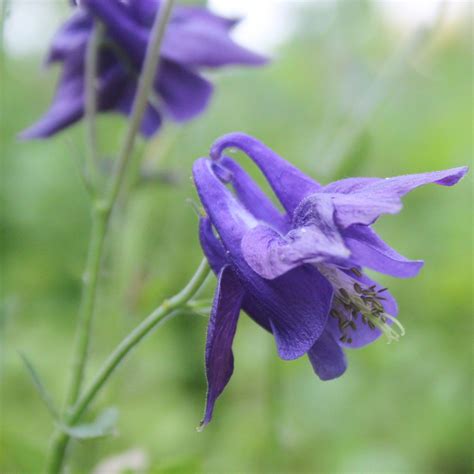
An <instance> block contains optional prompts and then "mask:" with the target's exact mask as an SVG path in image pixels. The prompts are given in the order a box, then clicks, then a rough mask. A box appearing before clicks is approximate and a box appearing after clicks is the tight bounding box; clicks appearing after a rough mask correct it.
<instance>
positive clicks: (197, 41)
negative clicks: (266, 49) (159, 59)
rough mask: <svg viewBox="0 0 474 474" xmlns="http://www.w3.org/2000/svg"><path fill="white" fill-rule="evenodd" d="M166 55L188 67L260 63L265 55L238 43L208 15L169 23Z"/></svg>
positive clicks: (165, 47) (165, 46)
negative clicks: (209, 19)
mask: <svg viewBox="0 0 474 474" xmlns="http://www.w3.org/2000/svg"><path fill="white" fill-rule="evenodd" d="M162 54H163V57H165V58H167V59H170V60H172V61H176V62H178V63H181V64H183V65H187V66H198V67H199V66H201V67H203V66H204V67H221V66H228V65H235V64H245V65H248V66H259V65H262V64H265V62H266V58H264V57H263V56H261V55H259V54H256V53H254V52H252V51H250V50H248V49H246V48H244V47H242V46H239V45H238V44H237V43H235V42H234V41H233V40H232V39H231V38H230V36H229V33H228V31H227V30H226V29H224V28H222V27H221V26H220V25H217V26H215V22H214V21H208V19H207V18H206V17H204V18H202V17H196V18H194V19H193V20H188V21H184V22H175V23H170V25H169V26H168V29H167V31H166V35H165V38H164V41H163V47H162Z"/></svg>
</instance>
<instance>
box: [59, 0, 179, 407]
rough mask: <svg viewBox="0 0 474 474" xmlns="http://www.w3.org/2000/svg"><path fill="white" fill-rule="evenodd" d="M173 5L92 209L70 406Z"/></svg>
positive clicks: (161, 15)
mask: <svg viewBox="0 0 474 474" xmlns="http://www.w3.org/2000/svg"><path fill="white" fill-rule="evenodd" d="M172 5H173V0H167V1H165V2H163V3H162V4H161V7H160V9H159V11H158V13H157V15H156V18H155V22H154V25H153V28H152V31H151V36H150V41H149V43H148V47H147V51H146V55H145V60H144V64H143V68H142V73H141V75H140V79H139V83H138V88H137V93H136V96H135V99H134V103H133V109H132V114H131V117H130V121H129V126H128V130H127V134H126V138H125V142H124V144H123V146H122V149H121V150H120V153H119V157H118V161H117V166H116V168H115V170H114V172H113V175H112V184H111V187H110V192H109V193H108V195H107V196H106V199H105V201H103V202H100V201H99V202H97V203H96V204H95V206H94V209H93V227H92V233H91V240H90V246H89V257H88V262H87V266H86V272H85V279H84V287H83V299H82V301H83V303H82V306H81V308H82V309H81V312H80V317H79V322H78V329H77V334H78V335H77V339H76V341H77V343H76V346H75V351H74V354H75V355H74V359H73V361H74V362H73V370H72V377H71V382H70V385H69V387H70V389H69V393H68V397H67V406H72V405H73V404H74V403H75V402H76V400H77V398H78V396H79V393H80V390H81V386H82V381H83V379H84V371H85V366H86V360H87V354H88V351H89V342H90V332H91V331H90V330H91V326H92V318H93V313H94V307H95V300H96V294H97V283H98V275H99V272H100V268H101V262H102V253H103V248H104V242H105V237H106V234H107V230H108V227H109V222H110V216H111V214H112V210H113V208H114V206H115V203H116V201H117V197H118V194H119V191H120V187H121V184H122V182H123V180H124V177H125V175H126V173H127V171H128V168H129V167H128V165H129V163H130V161H131V155H132V151H133V146H134V144H135V139H136V135H137V132H138V130H139V127H140V124H141V121H142V119H143V115H144V113H145V109H146V105H147V101H148V96H149V95H150V91H151V87H152V85H153V79H154V78H155V77H156V75H157V67H158V61H159V57H160V48H161V43H162V40H163V36H164V32H165V29H166V24H167V22H168V19H169V16H170V13H171V9H172Z"/></svg>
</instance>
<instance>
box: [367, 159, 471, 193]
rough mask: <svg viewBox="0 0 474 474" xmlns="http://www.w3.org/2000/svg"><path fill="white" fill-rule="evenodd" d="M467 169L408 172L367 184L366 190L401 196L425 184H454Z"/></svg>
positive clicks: (465, 167)
mask: <svg viewBox="0 0 474 474" xmlns="http://www.w3.org/2000/svg"><path fill="white" fill-rule="evenodd" d="M467 171H468V167H467V166H461V167H459V168H451V169H448V170H443V171H433V172H431V173H419V174H408V175H404V176H397V177H394V178H385V179H382V180H380V181H378V182H376V183H372V184H370V185H369V186H368V188H367V192H370V193H374V194H379V193H380V194H382V193H384V194H387V193H392V194H395V195H396V196H400V197H401V196H403V195H405V194H407V193H408V192H410V191H412V190H413V189H415V188H417V187H419V186H423V185H425V184H430V183H436V184H440V185H442V186H453V185H455V184H456V183H457V182H458V181H459V180H460V179H461V178H462V177H463V176H464V175H465V174H466V173H467Z"/></svg>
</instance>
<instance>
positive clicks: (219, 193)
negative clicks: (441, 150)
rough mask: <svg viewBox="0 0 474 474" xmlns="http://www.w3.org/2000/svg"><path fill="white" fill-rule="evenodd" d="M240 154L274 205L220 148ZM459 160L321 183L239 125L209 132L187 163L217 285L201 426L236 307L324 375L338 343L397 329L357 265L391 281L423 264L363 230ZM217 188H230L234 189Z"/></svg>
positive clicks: (228, 364)
mask: <svg viewBox="0 0 474 474" xmlns="http://www.w3.org/2000/svg"><path fill="white" fill-rule="evenodd" d="M229 147H232V148H236V149H239V150H241V151H243V152H244V153H245V154H247V155H248V156H249V157H250V158H251V159H252V160H253V162H254V163H255V164H256V165H257V166H258V167H259V168H260V170H261V171H262V173H263V174H264V175H265V177H266V179H267V181H268V183H269V184H270V186H271V187H272V189H273V191H274V192H275V194H276V196H277V197H278V199H279V200H280V202H281V204H282V206H283V208H284V210H285V212H284V213H281V212H280V211H279V210H278V209H277V208H276V207H275V205H274V204H273V203H272V202H271V200H270V199H269V198H268V197H267V196H266V195H265V194H264V193H263V192H262V190H261V189H260V188H259V187H258V186H257V184H256V183H255V182H254V181H253V180H252V179H251V178H250V176H249V175H248V174H247V173H246V172H245V171H244V170H243V169H242V168H241V167H240V166H239V165H238V164H237V163H235V162H234V161H233V160H232V159H230V158H228V157H226V156H224V154H223V153H224V151H225V149H226V148H229ZM466 172H467V168H466V167H460V168H453V169H450V170H446V171H436V172H432V173H422V174H414V175H406V176H399V177H394V178H386V179H381V178H348V179H342V180H340V181H336V182H334V183H330V184H328V185H326V186H323V185H321V184H319V183H317V182H316V181H314V180H313V179H311V178H309V177H308V176H306V175H304V174H303V173H302V172H301V171H299V170H298V169H297V168H295V167H294V166H292V165H291V164H290V163H288V162H287V161H285V160H283V159H282V158H281V157H279V156H278V155H277V154H275V153H274V152H273V151H272V150H270V149H269V148H268V147H266V146H265V145H264V144H262V143H261V142H259V141H258V140H256V139H255V138H252V137H250V136H248V135H245V134H242V133H232V134H229V135H226V136H224V137H222V138H220V139H218V140H217V141H216V142H215V143H214V145H213V146H212V148H211V152H210V159H208V158H201V159H199V160H197V161H196V163H195V164H194V168H193V174H194V182H195V185H196V188H197V191H198V194H199V197H200V199H201V201H202V204H203V206H204V209H205V211H206V214H207V216H205V217H202V218H201V220H200V240H201V245H202V248H203V251H204V253H205V255H206V257H207V259H208V261H209V264H210V265H211V267H212V269H213V271H214V272H215V273H216V274H217V275H218V284H217V289H216V293H215V297H214V303H213V307H212V311H211V316H210V320H209V326H208V334H207V343H206V374H207V381H208V392H207V402H206V409H205V414H204V418H203V421H202V425H205V424H207V423H208V422H209V421H210V420H211V418H212V413H213V408H214V403H215V401H216V399H217V397H218V396H219V395H220V394H221V393H222V391H223V390H224V388H225V386H226V384H227V383H228V381H229V379H230V377H231V375H232V372H233V355H232V341H233V338H234V335H235V331H236V327H237V320H238V317H239V313H240V310H241V309H243V310H244V311H245V312H246V313H247V314H248V315H249V316H250V317H251V318H252V319H253V320H255V321H256V322H257V323H258V324H259V325H260V326H262V327H263V328H265V329H266V330H268V331H270V332H271V333H273V336H274V338H275V342H276V345H277V349H278V354H279V356H280V357H281V358H282V359H286V360H291V359H296V358H298V357H301V356H302V355H304V354H307V355H308V357H309V360H310V362H311V364H312V366H313V368H314V371H315V372H316V374H317V375H318V376H319V377H320V378H321V379H322V380H330V379H333V378H336V377H339V376H340V375H342V374H343V373H344V371H345V370H346V359H345V356H344V351H343V348H357V347H362V346H365V345H366V344H369V343H371V342H373V341H374V340H376V339H377V338H378V337H380V336H381V335H382V334H383V335H385V336H386V337H387V339H388V341H389V342H391V341H393V340H398V338H399V337H400V336H401V335H403V334H404V330H403V327H402V325H401V324H400V323H399V322H398V321H397V320H396V316H397V311H398V310H397V304H396V302H395V299H394V298H393V297H392V296H391V294H390V293H389V292H388V290H387V289H386V288H382V287H381V286H380V285H379V284H377V283H376V282H375V281H372V280H371V279H370V278H368V277H367V276H366V275H365V274H364V273H363V268H369V269H372V270H376V271H378V272H381V273H385V274H388V275H392V276H395V277H399V278H406V277H412V276H415V275H416V274H417V273H418V271H419V270H420V268H421V266H422V265H423V262H422V261H420V260H415V261H413V260H408V259H406V258H405V257H403V256H402V255H400V254H398V253H397V252H396V251H395V250H393V249H392V248H391V247H389V246H388V245H387V244H386V243H385V242H384V241H383V240H382V239H381V238H380V237H379V236H378V235H377V234H376V233H375V231H373V230H372V228H371V225H372V224H373V223H374V222H375V221H376V219H377V218H378V217H379V216H380V215H381V214H385V213H388V214H394V213H397V212H399V211H400V209H401V208H402V204H401V201H400V198H401V197H402V196H403V195H404V194H406V193H407V192H409V191H411V190H412V189H414V188H416V187H418V186H421V185H424V184H428V183H436V184H440V185H443V186H452V185H454V184H456V183H457V182H458V181H459V180H460V179H461V178H462V177H463V176H464V175H465V173H466ZM227 185H230V186H231V187H232V188H233V191H234V193H232V192H231V190H230V189H228V187H227Z"/></svg>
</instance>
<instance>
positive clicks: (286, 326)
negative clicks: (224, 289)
mask: <svg viewBox="0 0 474 474" xmlns="http://www.w3.org/2000/svg"><path fill="white" fill-rule="evenodd" d="M193 175H194V181H195V184H196V188H197V190H198V193H199V196H200V198H201V202H202V204H203V206H204V208H205V210H206V213H207V214H208V216H209V218H210V220H211V222H212V224H213V225H214V227H215V228H216V230H217V232H218V234H219V236H220V238H221V241H222V244H223V246H224V248H225V249H226V255H227V259H228V261H229V262H230V263H231V264H232V266H233V268H234V269H235V270H236V272H237V274H238V275H239V279H240V281H241V282H242V285H243V286H244V288H245V290H246V292H247V294H248V295H249V297H250V299H251V300H252V303H253V304H255V308H253V309H252V312H253V311H255V312H258V317H260V318H261V319H262V320H263V321H265V320H269V321H270V325H271V328H272V332H273V334H274V336H275V340H276V343H277V347H278V352H279V354H280V357H282V358H283V359H294V358H297V357H300V356H302V355H303V354H305V353H306V352H307V351H308V350H309V349H310V347H311V346H312V345H313V344H314V342H315V340H316V339H317V338H318V337H319V336H320V334H321V332H322V331H323V329H324V326H325V324H326V321H327V314H328V311H329V307H330V305H331V299H332V287H331V285H330V284H329V283H328V282H327V280H326V279H325V278H324V277H323V276H322V275H321V274H320V273H319V272H318V271H317V270H316V269H315V268H312V267H309V266H305V267H300V268H295V269H294V270H291V271H289V272H288V273H286V274H285V275H282V276H280V277H278V278H276V279H274V280H265V279H263V278H261V277H260V276H258V275H257V274H256V273H255V272H254V271H252V269H251V268H250V267H249V266H248V265H247V263H246V262H245V260H244V258H243V256H242V253H241V249H240V242H241V240H242V237H243V235H244V234H245V232H246V231H247V230H249V229H251V228H252V227H255V226H256V225H257V224H258V221H256V219H255V218H254V217H253V216H252V215H251V214H250V213H248V211H247V210H246V209H245V208H244V207H243V206H242V205H241V204H239V203H238V201H237V200H236V199H235V197H234V196H233V195H232V193H230V191H229V190H228V189H227V188H226V187H225V185H224V184H223V183H222V182H221V181H220V180H219V179H218V178H217V177H216V175H215V174H214V172H213V164H212V162H211V161H210V160H206V159H204V158H202V159H200V160H197V161H196V163H195V164H194V168H193Z"/></svg>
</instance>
